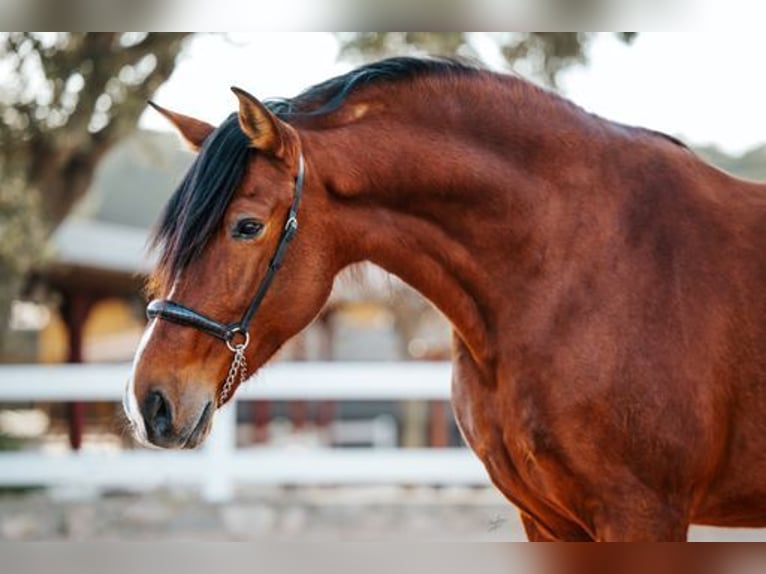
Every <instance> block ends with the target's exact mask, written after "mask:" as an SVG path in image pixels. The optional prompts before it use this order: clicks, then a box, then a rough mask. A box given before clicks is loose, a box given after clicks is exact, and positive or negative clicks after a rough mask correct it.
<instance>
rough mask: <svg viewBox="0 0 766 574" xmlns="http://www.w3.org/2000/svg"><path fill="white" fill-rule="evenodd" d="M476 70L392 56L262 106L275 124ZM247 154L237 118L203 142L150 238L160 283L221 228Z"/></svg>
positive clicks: (439, 61) (440, 61) (170, 277)
mask: <svg viewBox="0 0 766 574" xmlns="http://www.w3.org/2000/svg"><path fill="white" fill-rule="evenodd" d="M478 69H480V68H479V67H478V65H471V64H465V63H461V62H459V61H456V60H450V59H437V58H428V59H423V58H409V57H398V58H389V59H386V60H381V61H379V62H374V63H372V64H367V65H365V66H361V67H359V68H356V69H355V70H352V71H350V72H348V73H346V74H343V75H341V76H338V77H335V78H331V79H329V80H326V81H324V82H322V83H320V84H317V85H316V86H313V87H311V88H309V89H307V90H306V91H304V92H302V93H301V94H299V95H298V96H296V97H294V98H292V99H276V100H269V101H268V102H266V105H267V106H268V107H269V109H270V110H271V111H272V112H274V113H275V114H276V115H277V116H278V117H279V118H280V119H282V120H284V121H290V118H295V117H297V116H301V115H312V116H315V115H321V114H327V113H331V112H333V111H335V110H336V109H338V108H339V107H340V106H341V105H342V104H343V102H344V101H345V100H346V98H347V97H348V96H349V94H351V93H352V92H353V91H354V90H356V89H357V88H359V87H361V86H365V85H371V84H377V83H382V82H393V81H399V80H406V79H411V78H414V77H418V76H422V75H426V74H454V73H466V72H471V71H476V70H478ZM249 153H251V152H250V148H249V141H248V138H247V136H245V134H244V132H242V130H241V129H240V127H239V122H238V119H237V114H236V113H235V114H232V115H230V116H229V117H228V118H227V119H226V120H225V121H224V122H223V123H222V124H221V125H220V126H219V127H218V128H217V129H216V130H215V131H214V132H213V133H212V134H211V135H210V136H209V137H208V138H207V140H205V144H204V145H203V146H202V149H201V150H200V153H199V154H198V155H197V158H196V159H195V160H194V163H192V165H191V167H190V168H189V171H188V172H187V174H186V176H185V177H184V179H183V181H182V182H181V184H180V185H179V186H178V188H177V189H176V191H175V192H174V193H173V195H172V196H171V198H170V200H169V201H168V203H167V205H166V206H165V209H164V211H163V213H162V215H161V216H160V220H159V223H158V225H157V227H156V229H155V231H154V234H153V236H152V238H151V247H155V248H159V249H160V260H159V270H160V274H161V275H162V280H163V281H172V280H173V279H174V278H175V277H176V276H177V275H178V274H179V273H180V272H181V271H182V270H183V269H184V268H186V267H187V266H188V265H189V263H191V262H192V261H193V260H194V259H195V258H197V257H198V256H199V255H200V254H201V253H202V251H203V250H204V249H205V246H206V245H207V243H208V241H209V240H210V238H211V237H212V236H213V234H214V233H215V232H216V231H217V229H218V228H219V226H220V225H221V221H222V219H223V215H224V213H225V212H226V208H227V207H228V205H229V203H230V202H231V199H232V197H233V196H234V192H235V191H236V189H237V186H238V184H239V182H240V180H241V179H242V175H243V174H244V171H245V166H246V165H247V159H248V155H249Z"/></svg>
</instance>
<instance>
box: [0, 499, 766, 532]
mask: <svg viewBox="0 0 766 574" xmlns="http://www.w3.org/2000/svg"><path fill="white" fill-rule="evenodd" d="M691 538H692V539H693V540H748V541H756V540H757V541H766V529H764V530H746V529H716V528H698V527H695V528H693V529H692V532H691ZM524 539H525V538H524V533H523V529H522V527H521V524H520V522H519V519H518V516H517V513H516V511H515V509H514V508H513V507H512V506H510V505H509V504H508V503H506V502H505V501H504V499H503V498H502V497H501V496H500V495H499V494H498V493H497V492H496V491H494V490H493V489H490V488H439V489H437V488H427V487H417V488H399V487H380V488H369V487H365V488H348V487H343V488H295V489H293V488H273V489H267V488H259V489H253V490H248V491H242V492H239V493H238V494H237V496H236V499H235V500H233V501H232V502H229V503H225V504H209V503H206V502H204V501H202V500H200V498H199V497H198V496H197V495H196V494H195V493H194V492H191V491H184V490H174V491H172V492H171V491H166V490H160V491H155V492H151V493H144V494H134V493H126V492H111V493H105V494H101V495H99V496H94V495H93V494H92V493H87V492H72V491H67V492H61V491H60V492H55V491H53V492H49V493H42V492H40V493H30V494H15V495H14V494H5V495H2V496H0V540H36V541H43V540H44V541H48V540H151V541H158V540H212V541H215V540H258V541H270V540H300V541H333V540H345V541H403V540H408V541H411V540H424V541H450V540H459V541H522V540H524Z"/></svg>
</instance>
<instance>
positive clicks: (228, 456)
mask: <svg viewBox="0 0 766 574" xmlns="http://www.w3.org/2000/svg"><path fill="white" fill-rule="evenodd" d="M236 448H237V401H236V399H232V400H231V401H230V402H229V404H228V405H226V406H225V407H223V408H222V409H220V410H219V411H217V412H216V414H215V420H214V421H213V430H212V431H211V432H210V436H209V437H208V438H207V441H206V442H205V446H204V450H205V474H204V477H203V483H202V497H203V498H204V499H205V500H207V501H208V502H226V501H229V500H231V499H232V498H233V496H234V477H233V476H231V468H232V464H233V462H234V457H235V455H236Z"/></svg>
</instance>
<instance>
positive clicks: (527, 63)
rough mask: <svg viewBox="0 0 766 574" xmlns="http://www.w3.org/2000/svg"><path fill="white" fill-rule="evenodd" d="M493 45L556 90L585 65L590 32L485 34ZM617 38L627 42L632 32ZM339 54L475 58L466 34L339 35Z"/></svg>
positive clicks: (510, 61)
mask: <svg viewBox="0 0 766 574" xmlns="http://www.w3.org/2000/svg"><path fill="white" fill-rule="evenodd" d="M486 34H487V36H488V37H490V38H492V39H493V40H495V41H496V42H497V45H498V49H499V51H500V54H501V55H502V56H503V58H504V59H505V60H506V62H507V63H508V66H509V67H510V68H511V69H514V68H517V67H519V65H522V66H524V70H525V71H526V70H527V69H528V70H530V72H531V74H532V76H533V77H534V79H537V80H540V81H542V82H544V83H546V84H548V85H550V86H552V87H556V78H557V76H558V74H559V72H561V71H562V70H563V69H565V68H566V67H568V66H571V65H573V64H584V63H586V62H587V56H588V54H587V47H588V44H589V43H590V41H591V39H592V38H593V36H594V34H593V33H590V32H587V33H586V32H498V33H486ZM617 36H618V37H619V38H620V39H621V40H623V41H624V42H627V43H630V42H632V41H633V40H634V39H635V37H636V33H635V32H619V33H618V34H617ZM338 39H339V41H340V43H341V47H342V52H341V55H342V56H345V57H352V58H354V57H355V58H358V59H363V60H368V59H376V58H380V57H384V56H390V55H393V54H402V53H407V52H410V53H416V54H417V53H427V54H438V55H443V56H464V57H469V58H471V57H472V58H477V59H478V58H479V55H478V53H477V52H476V49H475V48H474V46H473V44H472V41H471V34H470V33H467V32H447V33H441V32H348V33H345V32H341V33H338Z"/></svg>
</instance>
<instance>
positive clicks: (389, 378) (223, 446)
mask: <svg viewBox="0 0 766 574" xmlns="http://www.w3.org/2000/svg"><path fill="white" fill-rule="evenodd" d="M128 370H129V367H128V366H127V365H60V366H59V365H57V366H38V365H34V366H32V365H23V366H0V402H2V403H8V402H22V403H26V402H71V401H84V402H90V401H114V402H119V401H121V399H122V392H123V388H124V385H125V381H126V380H127V377H128ZM449 388H450V365H449V364H446V363H365V362H359V363H279V364H276V365H273V366H270V367H268V368H265V369H263V370H262V371H261V372H260V373H259V374H258V375H257V377H255V378H254V379H251V380H250V381H249V382H248V383H247V384H246V385H245V386H244V387H243V388H241V389H239V391H238V392H237V395H236V397H235V399H234V400H233V401H232V402H231V403H229V405H227V406H226V407H224V408H223V409H221V410H219V411H218V413H217V414H216V420H215V424H214V426H213V431H212V433H211V435H210V437H209V438H208V440H207V442H206V444H205V446H204V447H203V448H201V449H200V450H197V451H151V450H129V451H118V452H114V453H97V452H88V451H87V450H85V451H81V452H68V453H61V454H50V453H45V452H0V485H3V486H11V485H13V486H23V485H46V486H69V485H85V486H92V487H98V488H106V487H118V488H129V489H140V488H153V487H159V486H172V485H182V484H184V485H193V486H198V487H200V488H201V490H202V493H203V495H204V496H205V497H206V498H207V499H208V500H226V499H229V498H231V496H232V495H233V492H234V488H235V487H236V486H237V485H238V484H298V485H301V484H302V485H318V484H336V485H342V484H391V483H395V484H397V483H398V484H437V485H453V484H477V485H483V484H487V483H488V479H487V476H486V473H485V471H484V468H483V467H482V466H481V464H480V463H479V462H478V460H477V459H476V458H475V456H474V455H473V454H472V453H471V452H470V451H469V450H468V449H465V448H440V449H428V448H417V449H400V448H343V449H333V448H301V447H285V448H276V447H248V448H237V446H236V409H235V408H234V407H235V403H236V401H238V400H273V401H285V400H288V401H289V400H336V401H345V400H356V401H381V400H385V401H391V400H444V399H447V398H449Z"/></svg>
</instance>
